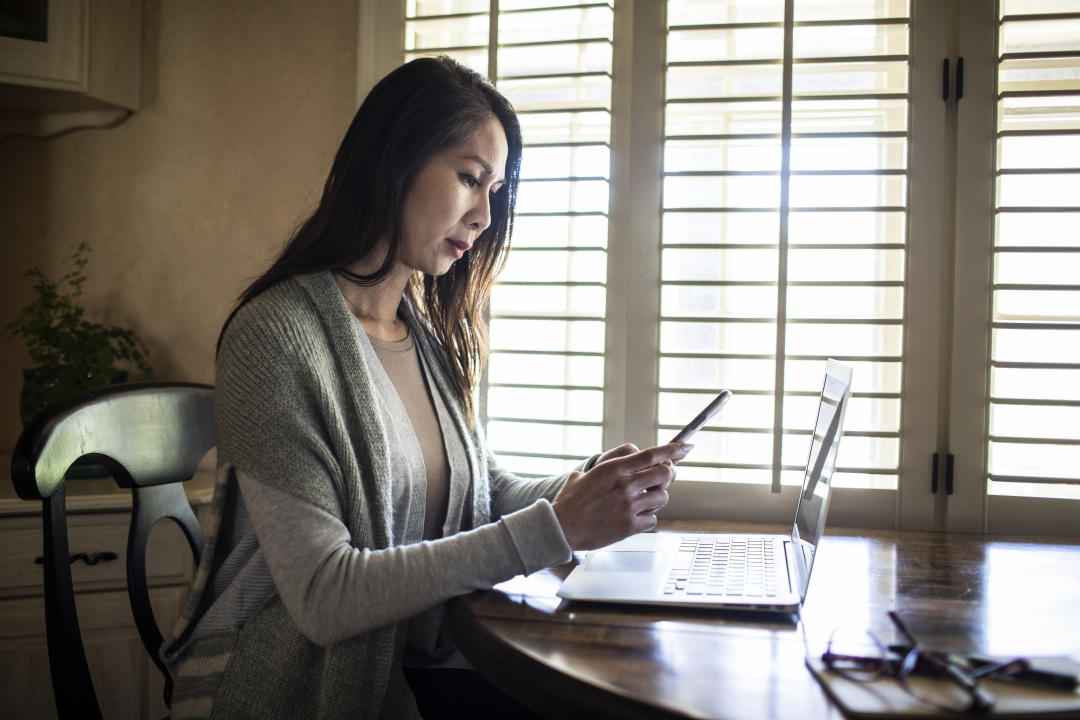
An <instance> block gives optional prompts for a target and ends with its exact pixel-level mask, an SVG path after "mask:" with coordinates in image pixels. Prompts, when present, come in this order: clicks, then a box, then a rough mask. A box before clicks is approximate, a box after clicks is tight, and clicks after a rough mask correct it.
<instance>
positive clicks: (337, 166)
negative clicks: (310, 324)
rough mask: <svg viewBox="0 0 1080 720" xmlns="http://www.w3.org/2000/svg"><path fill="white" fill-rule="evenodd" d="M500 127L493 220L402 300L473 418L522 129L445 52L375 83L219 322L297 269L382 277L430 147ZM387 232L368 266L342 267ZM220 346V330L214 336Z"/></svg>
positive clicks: (488, 88) (363, 279) (360, 280)
mask: <svg viewBox="0 0 1080 720" xmlns="http://www.w3.org/2000/svg"><path fill="white" fill-rule="evenodd" d="M491 117H495V118H496V119H498V121H499V122H500V123H501V125H502V128H503V131H504V132H505V133H506V142H507V151H508V152H507V157H506V170H505V172H506V176H505V183H504V184H503V186H502V187H501V188H500V189H499V191H498V192H497V193H495V194H494V195H493V197H492V201H491V224H490V225H489V226H488V228H487V229H486V230H485V231H484V232H483V233H482V234H481V235H480V236H479V237H478V238H477V239H476V241H475V242H474V244H473V246H472V248H470V249H469V250H468V251H467V252H466V253H465V256H464V257H463V258H462V259H461V260H458V261H457V262H455V263H454V265H453V266H452V267H451V269H450V271H449V272H447V273H445V274H444V275H441V276H439V277H434V276H430V275H423V276H421V275H420V273H417V274H416V276H414V277H413V279H412V280H411V281H410V283H409V285H408V287H407V289H406V293H405V295H406V297H405V299H406V301H407V302H408V303H409V304H410V305H411V307H412V309H413V311H414V312H415V313H417V314H418V315H419V316H420V317H421V318H422V319H423V320H425V321H426V324H427V325H428V329H429V331H430V332H432V333H433V334H434V335H435V337H436V338H437V339H438V340H439V341H440V342H441V344H442V345H443V347H444V348H445V349H446V358H445V360H446V362H447V364H448V367H447V368H446V370H447V372H448V375H449V376H450V380H451V382H452V383H453V385H454V388H455V389H456V391H457V393H458V400H460V401H461V403H462V405H463V406H464V409H465V411H466V417H468V418H469V422H470V423H473V422H475V415H476V413H475V407H474V402H473V393H474V391H475V389H476V387H477V385H478V383H479V381H480V375H481V373H482V371H483V364H484V362H485V361H486V359H487V354H488V342H487V323H486V322H485V320H484V308H485V306H486V305H487V302H488V298H489V297H490V294H491V286H492V285H493V284H494V282H495V277H496V276H497V275H498V273H499V270H500V269H501V268H502V264H503V262H504V261H505V258H506V253H507V251H508V250H509V249H510V243H509V240H510V232H511V228H512V225H513V217H514V205H515V202H516V199H517V189H518V179H519V176H520V167H521V128H520V125H519V124H518V120H517V116H516V115H515V114H514V110H513V108H512V107H511V106H510V103H509V102H508V101H507V100H506V98H505V97H503V96H502V95H501V94H500V93H499V92H498V91H497V90H496V89H495V88H494V87H493V86H492V85H491V84H490V83H488V82H487V80H485V79H484V77H483V76H482V75H480V74H479V73H477V72H474V71H473V70H470V69H469V68H467V67H465V66H463V65H461V64H459V63H458V62H456V61H455V60H453V59H451V58H448V57H437V58H418V59H416V60H413V61H411V62H409V63H406V64H405V65H402V66H401V67H399V68H397V69H396V70H394V71H393V72H391V73H390V74H389V75H387V76H386V77H384V78H383V79H382V80H380V81H379V83H378V84H377V85H376V86H375V87H374V88H372V90H371V92H370V93H368V96H367V98H365V99H364V102H363V104H362V105H361V106H360V109H359V110H357V111H356V115H355V116H354V117H353V121H352V124H351V125H350V126H349V130H348V132H347V133H346V134H345V139H344V140H342V142H341V147H340V148H338V152H337V155H336V156H335V157H334V164H333V166H332V167H331V169H330V175H329V176H328V177H327V178H326V184H325V186H324V187H323V194H322V199H321V200H320V201H319V206H318V207H317V208H316V209H315V211H314V212H313V213H312V214H311V216H310V217H308V218H307V220H305V221H304V222H303V224H301V226H300V228H299V229H298V230H297V231H296V233H295V234H294V235H293V236H292V239H291V240H290V241H289V243H288V244H287V245H286V247H285V249H284V250H282V251H281V254H280V255H279V256H278V258H277V259H276V260H275V261H274V263H273V264H272V265H271V266H270V268H269V269H267V270H266V272H264V273H263V274H262V275H261V276H259V277H258V278H257V279H256V280H255V281H254V282H252V283H251V285H249V286H248V288H247V289H246V290H245V291H244V292H243V293H242V294H241V295H240V299H239V301H238V303H237V306H236V308H235V309H234V310H233V312H232V314H231V315H229V318H228V320H226V321H225V327H223V328H222V331H221V333H222V336H224V334H225V328H227V327H228V325H229V321H231V320H232V318H233V316H235V315H236V312H237V310H239V309H240V308H241V307H242V306H243V305H244V304H245V303H247V302H248V301H249V300H251V299H252V298H253V297H255V296H256V295H258V294H259V293H261V292H263V291H264V290H266V289H267V288H269V287H270V286H271V285H274V284H275V283H277V282H279V281H281V280H283V279H285V278H287V277H290V276H293V275H298V274H303V273H309V272H316V271H319V270H331V271H334V272H336V273H338V274H340V275H341V276H343V277H345V278H347V279H348V280H350V281H351V282H354V283H356V284H358V285H374V284H376V283H378V282H379V281H380V280H382V279H383V278H384V277H386V275H387V273H389V272H390V270H391V268H392V267H393V264H394V261H395V259H396V258H397V254H398V248H399V246H400V243H401V227H402V208H403V207H404V203H405V195H406V193H407V192H408V190H409V188H410V187H411V185H412V181H413V178H414V177H415V176H416V173H417V171H418V170H420V168H421V167H423V165H424V164H425V162H427V160H428V158H430V157H431V156H432V155H433V154H435V153H438V152H440V151H442V150H446V149H448V148H450V147H453V146H455V145H458V144H460V143H462V142H464V141H465V140H466V139H467V138H468V137H469V136H470V135H471V134H472V133H473V132H474V131H475V130H476V129H477V128H479V127H480V126H481V125H482V124H483V123H484V122H485V121H487V120H488V119H489V118H491ZM380 238H386V239H387V240H388V241H389V251H388V252H387V254H386V259H385V260H384V261H383V263H382V264H381V265H380V266H379V268H378V269H376V270H375V272H373V273H372V274H370V275H357V274H356V273H353V272H350V271H349V270H347V269H346V268H347V267H348V266H350V265H352V264H353V263H355V262H357V261H358V260H361V259H363V258H364V257H366V256H367V255H368V253H370V252H371V251H372V250H373V249H374V248H375V247H376V244H377V243H378V241H379V239H380ZM218 347H219V348H220V347H221V336H219V338H218Z"/></svg>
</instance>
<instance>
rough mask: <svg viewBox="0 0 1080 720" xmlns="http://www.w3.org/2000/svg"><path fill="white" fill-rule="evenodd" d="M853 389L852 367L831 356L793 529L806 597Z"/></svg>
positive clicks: (798, 571) (801, 591) (801, 590)
mask: <svg viewBox="0 0 1080 720" xmlns="http://www.w3.org/2000/svg"><path fill="white" fill-rule="evenodd" d="M850 393H851V368H849V367H847V366H845V365H841V364H840V363H838V362H835V361H833V360H830V361H829V362H828V367H827V369H826V372H825V385H824V387H823V388H822V390H821V402H820V403H819V404H818V412H817V419H816V421H815V423H814V434H813V438H812V440H811V442H810V454H809V457H808V458H807V461H806V470H805V474H804V476H803V485H802V490H801V491H800V493H799V505H798V510H797V511H796V513H795V525H794V527H793V528H792V531H791V541H792V550H793V552H794V555H795V567H796V576H797V578H798V583H799V587H798V588H796V589H797V590H798V592H799V595H800V596H804V597H805V595H806V586H807V584H808V583H809V582H810V569H811V567H812V566H813V564H814V553H815V552H816V549H817V544H818V541H819V540H820V539H821V533H822V531H823V530H824V529H825V516H826V515H827V514H828V511H829V495H830V490H831V487H832V475H833V470H834V469H835V467H836V451H837V448H838V447H839V446H840V435H841V433H842V431H843V425H844V414H845V412H846V411H847V401H848V397H849V395H850Z"/></svg>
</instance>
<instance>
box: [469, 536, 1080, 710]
mask: <svg viewBox="0 0 1080 720" xmlns="http://www.w3.org/2000/svg"><path fill="white" fill-rule="evenodd" d="M679 525H680V526H681V527H678V529H687V528H686V524H685V523H680V524H679ZM698 527H699V528H700V529H706V530H748V529H749V530H764V531H766V532H775V531H776V529H775V528H768V527H762V526H747V525H734V524H730V523H709V524H708V525H707V526H705V525H704V524H698ZM569 570H570V566H562V567H558V568H553V569H551V570H547V571H543V572H540V573H535V574H534V575H531V576H529V577H518V578H515V579H513V580H511V581H509V582H507V583H503V584H501V585H499V586H497V587H496V588H495V589H494V590H491V591H488V592H478V593H474V594H472V595H469V596H467V597H464V598H459V599H458V600H456V601H454V602H453V603H452V604H451V612H450V617H451V624H452V627H453V629H454V632H455V635H456V637H457V640H458V644H459V646H460V647H461V649H462V651H463V652H464V653H465V655H466V657H468V658H469V660H470V661H471V662H472V663H473V664H474V665H476V666H477V667H478V668H479V669H480V670H481V671H482V672H484V673H485V674H486V675H488V676H489V677H490V678H491V679H492V681H493V682H495V683H496V684H498V685H500V686H502V687H504V688H505V689H507V690H508V691H509V692H511V693H512V694H513V695H514V696H516V697H518V698H520V699H521V700H522V701H524V702H526V703H527V704H529V705H531V706H533V707H535V708H536V709H538V710H540V711H541V712H543V713H545V714H547V715H549V716H551V717H559V718H570V717H589V718H594V717H595V718H603V717H619V718H664V717H680V718H683V717H693V718H725V719H741V718H748V719H749V718H754V719H757V718H792V719H794V718H799V719H802V718H841V717H842V715H841V713H840V712H839V711H838V710H837V709H836V708H835V707H834V706H833V705H832V704H831V703H830V702H829V700H828V698H827V697H826V696H825V694H824V693H823V691H822V690H821V688H820V687H819V686H818V684H817V682H816V681H815V680H814V678H813V677H812V676H811V675H810V673H809V671H808V670H807V669H806V667H805V665H804V658H805V657H806V653H807V652H811V653H817V654H820V652H821V651H822V650H823V649H824V646H825V643H826V642H827V640H828V636H829V634H830V633H831V632H832V631H833V629H834V628H836V627H840V626H843V627H851V628H857V629H864V630H870V631H873V632H875V633H877V634H878V635H879V636H880V637H882V638H883V639H885V640H886V641H889V640H891V639H892V638H893V633H892V629H891V624H890V623H889V621H888V618H887V617H886V615H885V611H886V610H889V609H895V610H896V611H897V612H899V614H900V616H901V617H902V618H903V619H904V620H905V621H906V622H907V624H908V627H909V628H910V629H911V631H912V632H913V633H914V634H915V636H916V637H918V638H919V639H920V640H921V641H922V642H923V643H925V644H927V645H932V646H940V647H948V648H951V649H955V650H959V651H963V652H975V651H978V652H980V653H989V654H1001V655H1027V656H1040V655H1074V656H1077V658H1078V659H1080V611H1078V610H1077V608H1080V540H1078V539H1075V538H1074V539H1068V540H1061V541H1054V540H1046V539H1042V540H1036V539H1030V538H991V537H983V536H975V535H959V534H949V535H945V534H938V533H924V532H889V531H858V530H847V529H840V530H836V531H833V532H831V533H830V534H829V535H827V536H826V537H825V538H824V539H823V540H822V543H821V547H820V550H819V555H818V559H817V561H816V565H815V567H814V573H813V577H812V578H811V581H810V589H809V592H808V595H807V599H806V603H805V606H804V607H803V611H802V613H801V615H800V616H789V615H768V616H759V615H756V614H748V613H732V612H717V611H700V610H689V609H681V608H670V609H668V608H644V607H634V606H617V605H595V604H586V603H567V602H564V601H561V600H560V599H559V598H558V597H557V596H556V595H555V592H556V590H558V587H559V583H560V582H561V580H562V578H563V577H565V575H566V574H567V573H568V572H569Z"/></svg>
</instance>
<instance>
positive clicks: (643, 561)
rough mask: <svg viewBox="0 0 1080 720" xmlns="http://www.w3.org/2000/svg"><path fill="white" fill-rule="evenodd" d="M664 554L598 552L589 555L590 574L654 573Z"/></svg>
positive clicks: (627, 551) (588, 567)
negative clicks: (597, 572)
mask: <svg viewBox="0 0 1080 720" xmlns="http://www.w3.org/2000/svg"><path fill="white" fill-rule="evenodd" d="M663 558H664V554H663V553H660V552H650V551H647V550H596V551H594V552H592V553H590V554H589V559H588V564H587V567H586V569H587V570H589V571H590V572H596V571H600V572H652V571H653V569H654V568H657V567H659V566H660V563H661V562H662V561H663Z"/></svg>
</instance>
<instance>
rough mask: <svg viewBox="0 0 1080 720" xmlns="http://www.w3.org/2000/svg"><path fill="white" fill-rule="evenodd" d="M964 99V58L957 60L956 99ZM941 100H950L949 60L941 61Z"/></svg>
mask: <svg viewBox="0 0 1080 720" xmlns="http://www.w3.org/2000/svg"><path fill="white" fill-rule="evenodd" d="M962 97H964V58H962V57H960V58H956V99H957V100H960V99H961V98H962ZM941 99H942V100H944V101H946V102H947V101H948V100H949V58H945V59H944V60H942V61H941Z"/></svg>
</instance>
